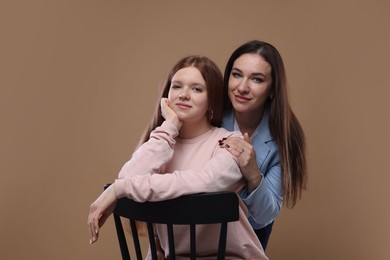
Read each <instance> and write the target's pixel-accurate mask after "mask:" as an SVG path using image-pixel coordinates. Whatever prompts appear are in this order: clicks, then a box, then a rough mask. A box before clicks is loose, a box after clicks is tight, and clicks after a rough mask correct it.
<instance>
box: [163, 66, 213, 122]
mask: <svg viewBox="0 0 390 260" xmlns="http://www.w3.org/2000/svg"><path fill="white" fill-rule="evenodd" d="M168 101H169V104H170V107H171V108H172V109H173V110H174V111H175V112H176V113H177V115H178V116H179V119H180V120H181V121H182V122H183V123H185V122H200V121H203V120H204V121H206V122H207V116H206V113H207V110H208V107H209V104H208V96H207V86H206V82H205V81H204V79H203V77H202V74H200V71H199V70H198V69H197V68H195V67H186V68H183V69H180V70H178V71H177V72H176V73H175V74H174V75H173V77H172V83H171V87H170V89H169V93H168Z"/></svg>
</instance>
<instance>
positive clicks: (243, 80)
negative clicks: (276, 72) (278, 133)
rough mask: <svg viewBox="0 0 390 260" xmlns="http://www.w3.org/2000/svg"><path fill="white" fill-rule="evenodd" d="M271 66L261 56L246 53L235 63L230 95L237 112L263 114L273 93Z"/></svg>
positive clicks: (229, 87) (230, 81) (230, 82)
mask: <svg viewBox="0 0 390 260" xmlns="http://www.w3.org/2000/svg"><path fill="white" fill-rule="evenodd" d="M271 83H272V78H271V66H270V65H269V63H268V62H266V61H265V60H264V59H263V58H262V57H261V56H260V55H258V54H252V53H246V54H243V55H241V56H240V57H238V59H236V60H235V62H234V63H233V67H232V71H231V72H230V76H229V84H228V93H229V98H230V100H231V102H232V105H233V108H234V110H235V111H236V112H239V113H246V112H255V113H257V112H261V111H262V110H263V109H264V105H265V102H266V101H267V98H268V97H269V96H270V94H271V93H270V92H271Z"/></svg>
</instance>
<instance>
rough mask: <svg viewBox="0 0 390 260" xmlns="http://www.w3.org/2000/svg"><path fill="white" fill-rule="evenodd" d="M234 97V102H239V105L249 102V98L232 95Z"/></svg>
mask: <svg viewBox="0 0 390 260" xmlns="http://www.w3.org/2000/svg"><path fill="white" fill-rule="evenodd" d="M234 97H235V99H236V101H237V102H239V103H246V102H248V101H249V100H251V99H250V98H247V97H243V96H240V95H234Z"/></svg>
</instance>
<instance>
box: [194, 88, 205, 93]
mask: <svg viewBox="0 0 390 260" xmlns="http://www.w3.org/2000/svg"><path fill="white" fill-rule="evenodd" d="M192 90H193V91H195V92H199V93H200V92H202V91H203V89H202V88H200V87H194V88H192Z"/></svg>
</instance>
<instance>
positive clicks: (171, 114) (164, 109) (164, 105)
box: [160, 98, 182, 130]
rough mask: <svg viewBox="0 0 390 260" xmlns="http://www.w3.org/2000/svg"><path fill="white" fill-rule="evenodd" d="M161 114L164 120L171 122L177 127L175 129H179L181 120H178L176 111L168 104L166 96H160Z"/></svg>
mask: <svg viewBox="0 0 390 260" xmlns="http://www.w3.org/2000/svg"><path fill="white" fill-rule="evenodd" d="M160 105H161V114H162V116H163V117H164V118H165V120H167V121H169V122H171V123H172V124H174V125H175V126H176V127H177V130H180V128H181V125H182V122H181V121H180V119H179V117H178V115H177V114H176V112H175V111H174V110H173V109H172V108H171V107H170V106H169V101H168V99H167V98H162V99H161V102H160Z"/></svg>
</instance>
